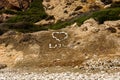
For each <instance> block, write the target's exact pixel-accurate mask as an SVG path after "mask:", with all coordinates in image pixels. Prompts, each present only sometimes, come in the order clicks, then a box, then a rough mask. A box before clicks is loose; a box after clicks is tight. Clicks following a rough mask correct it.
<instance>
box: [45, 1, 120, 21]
mask: <svg viewBox="0 0 120 80" xmlns="http://www.w3.org/2000/svg"><path fill="white" fill-rule="evenodd" d="M115 1H119V0H43V5H44V8H45V10H46V13H48V14H49V15H53V16H54V17H55V22H56V21H58V20H62V21H64V20H66V19H70V18H72V17H75V16H77V15H80V14H82V13H84V12H88V11H96V10H100V9H103V8H107V7H110V4H111V3H113V2H115Z"/></svg>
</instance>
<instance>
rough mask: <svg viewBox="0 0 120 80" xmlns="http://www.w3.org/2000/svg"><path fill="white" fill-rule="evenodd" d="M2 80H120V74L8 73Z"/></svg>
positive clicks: (0, 75)
mask: <svg viewBox="0 0 120 80" xmlns="http://www.w3.org/2000/svg"><path fill="white" fill-rule="evenodd" d="M0 80H120V72H114V73H106V72H98V73H79V72H76V73H75V72H61V73H57V72H56V73H47V74H46V72H45V73H35V72H31V73H29V74H28V73H19V72H10V71H6V72H4V73H1V72H0Z"/></svg>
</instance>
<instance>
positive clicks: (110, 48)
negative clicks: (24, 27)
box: [0, 18, 120, 67]
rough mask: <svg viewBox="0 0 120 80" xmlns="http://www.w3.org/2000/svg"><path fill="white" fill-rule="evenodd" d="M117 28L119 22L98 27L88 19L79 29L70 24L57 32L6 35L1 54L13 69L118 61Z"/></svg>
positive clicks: (109, 22) (118, 41)
mask: <svg viewBox="0 0 120 80" xmlns="http://www.w3.org/2000/svg"><path fill="white" fill-rule="evenodd" d="M119 28H120V20H117V21H105V22H104V24H98V23H97V21H95V20H94V19H92V18H91V19H89V20H86V21H85V22H84V23H83V24H82V25H81V26H78V25H77V23H74V24H73V25H71V26H68V27H67V28H64V29H61V30H49V31H40V32H34V33H26V34H24V33H18V32H13V31H12V32H7V33H5V34H3V35H2V36H0V43H1V45H2V46H4V49H2V50H4V51H3V52H4V54H5V53H8V54H9V53H10V54H9V55H10V56H7V61H9V59H10V60H11V59H12V61H11V63H13V64H12V65H14V66H17V67H21V66H22V67H23V66H31V67H32V66H39V67H40V66H42V67H46V66H76V65H80V64H81V63H82V62H84V61H86V60H88V59H91V58H92V57H93V56H94V55H96V56H97V57H98V58H99V57H100V56H104V57H109V56H111V55H113V56H118V57H119V55H120V54H119V53H120V40H119V39H120V29H119ZM7 51H9V52H7ZM4 54H2V53H0V55H3V56H6V55H4ZM3 56H2V57H3ZM7 61H6V63H8V62H7Z"/></svg>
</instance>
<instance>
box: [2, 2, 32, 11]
mask: <svg viewBox="0 0 120 80" xmlns="http://www.w3.org/2000/svg"><path fill="white" fill-rule="evenodd" d="M31 1H32V0H0V9H13V10H25V9H27V8H28V7H29V5H30V3H31Z"/></svg>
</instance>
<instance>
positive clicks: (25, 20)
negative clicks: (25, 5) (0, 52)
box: [0, 0, 120, 34]
mask: <svg viewBox="0 0 120 80" xmlns="http://www.w3.org/2000/svg"><path fill="white" fill-rule="evenodd" d="M116 5H117V3H114V4H112V7H113V8H112V7H111V8H108V9H104V10H100V11H95V12H87V13H84V14H81V15H79V16H77V17H75V18H73V19H71V20H67V21H64V22H62V21H58V22H57V23H55V24H50V25H47V26H36V25H34V24H33V23H35V22H37V21H40V20H42V19H46V18H47V17H48V15H47V14H46V13H45V11H44V8H43V5H42V0H33V2H32V3H31V5H30V8H29V9H27V10H26V11H13V10H1V11H0V13H3V12H4V13H8V14H15V15H16V16H15V17H12V18H10V19H8V20H7V21H6V24H5V25H4V28H5V30H3V29H2V27H1V25H0V34H2V33H4V31H8V30H17V31H20V32H24V33H25V32H35V31H40V30H48V29H61V28H65V27H67V26H69V25H71V24H73V23H74V22H77V24H78V25H81V24H83V22H84V21H85V20H87V19H89V18H94V19H95V20H97V21H98V22H99V24H102V23H103V22H104V21H106V20H119V19H120V7H116Z"/></svg>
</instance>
